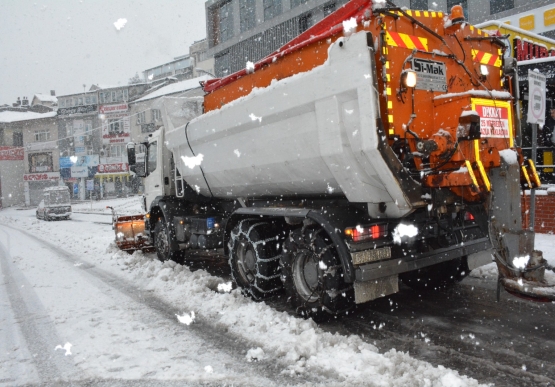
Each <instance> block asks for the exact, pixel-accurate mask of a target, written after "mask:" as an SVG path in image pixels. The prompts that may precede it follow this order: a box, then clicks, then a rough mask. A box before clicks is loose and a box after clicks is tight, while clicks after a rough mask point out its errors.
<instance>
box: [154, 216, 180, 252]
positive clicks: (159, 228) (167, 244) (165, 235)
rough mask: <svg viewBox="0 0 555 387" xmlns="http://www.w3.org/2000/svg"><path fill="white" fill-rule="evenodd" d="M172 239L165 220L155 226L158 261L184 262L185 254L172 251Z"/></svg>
mask: <svg viewBox="0 0 555 387" xmlns="http://www.w3.org/2000/svg"><path fill="white" fill-rule="evenodd" d="M171 238H172V236H171V235H170V232H169V230H168V227H167V226H166V223H165V220H164V219H161V220H159V221H158V222H157V223H156V226H154V248H155V249H156V255H157V256H158V259H159V260H160V261H162V262H164V261H167V260H173V261H176V262H181V261H182V260H183V252H182V251H172V249H171Z"/></svg>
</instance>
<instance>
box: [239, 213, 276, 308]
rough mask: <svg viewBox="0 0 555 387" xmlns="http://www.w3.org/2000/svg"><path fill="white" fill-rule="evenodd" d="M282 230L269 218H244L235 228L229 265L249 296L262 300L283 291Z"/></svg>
mask: <svg viewBox="0 0 555 387" xmlns="http://www.w3.org/2000/svg"><path fill="white" fill-rule="evenodd" d="M280 245H281V243H280V240H279V236H278V231H277V230H276V229H275V227H274V226H273V225H272V224H271V223H269V222H264V221H263V222H260V221H259V220H258V219H257V220H251V219H247V220H242V221H241V222H239V224H238V225H237V226H235V228H233V230H232V231H231V235H230V239H229V266H230V268H231V276H232V277H233V281H234V282H235V283H236V284H237V286H238V287H239V288H241V291H242V293H243V294H244V295H245V296H248V297H251V298H252V299H254V300H257V301H258V300H261V299H263V298H267V297H269V296H271V295H273V294H275V293H277V292H279V291H280V290H281V289H282V288H283V285H282V283H281V281H280V274H279V255H278V246H280Z"/></svg>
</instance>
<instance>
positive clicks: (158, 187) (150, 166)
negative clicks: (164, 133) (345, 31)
mask: <svg viewBox="0 0 555 387" xmlns="http://www.w3.org/2000/svg"><path fill="white" fill-rule="evenodd" d="M159 143H160V141H159V139H157V140H155V141H153V142H151V143H150V144H148V151H147V160H146V168H147V173H148V174H147V177H145V179H144V184H145V198H146V208H150V203H152V201H153V200H154V198H156V197H157V196H160V195H163V194H164V182H163V181H162V172H163V168H162V162H161V160H160V157H161V156H162V152H160V151H159V149H158V144H159Z"/></svg>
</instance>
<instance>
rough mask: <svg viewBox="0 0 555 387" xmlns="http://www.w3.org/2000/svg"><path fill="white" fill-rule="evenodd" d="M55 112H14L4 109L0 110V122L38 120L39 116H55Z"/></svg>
mask: <svg viewBox="0 0 555 387" xmlns="http://www.w3.org/2000/svg"><path fill="white" fill-rule="evenodd" d="M56 114H57V113H56V112H48V113H35V112H14V111H9V110H7V111H4V112H0V122H5V123H8V122H18V121H28V120H39V119H41V118H51V117H56Z"/></svg>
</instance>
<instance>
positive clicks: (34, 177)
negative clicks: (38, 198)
mask: <svg viewBox="0 0 555 387" xmlns="http://www.w3.org/2000/svg"><path fill="white" fill-rule="evenodd" d="M59 179H60V173H59V172H45V173H27V174H25V175H23V180H24V181H44V180H59Z"/></svg>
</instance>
